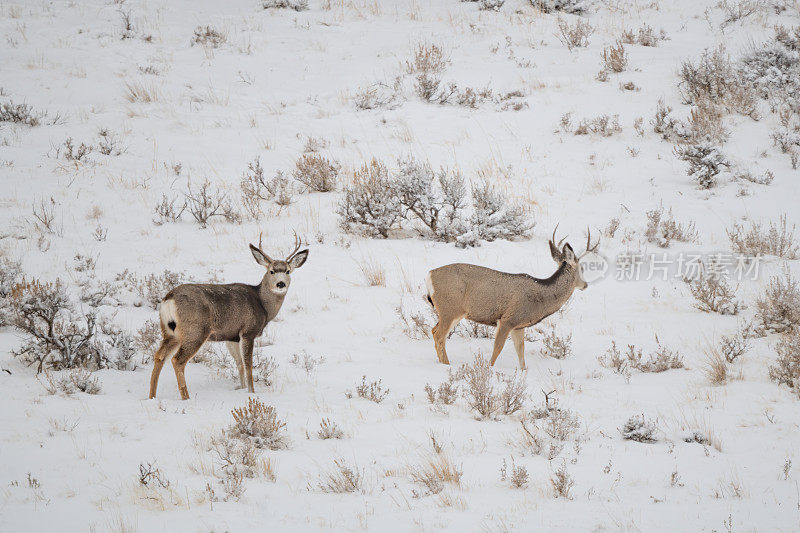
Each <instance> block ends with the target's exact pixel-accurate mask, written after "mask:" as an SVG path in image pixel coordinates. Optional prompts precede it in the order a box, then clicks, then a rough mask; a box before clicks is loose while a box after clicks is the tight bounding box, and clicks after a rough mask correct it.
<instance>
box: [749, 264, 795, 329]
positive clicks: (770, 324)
mask: <svg viewBox="0 0 800 533" xmlns="http://www.w3.org/2000/svg"><path fill="white" fill-rule="evenodd" d="M756 319H757V321H758V322H759V323H760V324H759V326H760V327H761V329H762V330H764V331H774V332H779V333H780V332H783V331H790V330H793V329H795V328H797V326H798V325H800V284H798V282H797V280H796V279H795V278H794V277H793V276H792V274H791V273H790V272H789V270H788V268H785V269H784V271H783V275H781V276H773V277H771V278H770V280H769V284H768V285H767V287H766V288H765V289H764V292H763V293H762V294H761V296H759V297H758V298H757V299H756Z"/></svg>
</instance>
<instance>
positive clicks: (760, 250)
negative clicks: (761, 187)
mask: <svg viewBox="0 0 800 533" xmlns="http://www.w3.org/2000/svg"><path fill="white" fill-rule="evenodd" d="M794 230H795V226H794V224H792V227H791V228H790V227H789V225H788V223H787V221H786V215H785V214H784V215H781V216H780V218H779V219H778V223H777V224H776V223H774V222H770V223H769V228H768V229H764V227H763V226H762V224H760V223H757V222H750V228H749V229H747V230H745V228H744V227H743V226H742V225H740V224H738V223H734V225H733V227H731V228H730V229H729V230H726V233H727V234H728V238H729V239H730V241H731V247H732V248H733V250H734V251H735V252H736V253H740V254H743V255H747V256H752V257H755V256H758V255H774V256H776V257H782V258H784V259H797V252H798V245H797V241H796V239H795V236H794Z"/></svg>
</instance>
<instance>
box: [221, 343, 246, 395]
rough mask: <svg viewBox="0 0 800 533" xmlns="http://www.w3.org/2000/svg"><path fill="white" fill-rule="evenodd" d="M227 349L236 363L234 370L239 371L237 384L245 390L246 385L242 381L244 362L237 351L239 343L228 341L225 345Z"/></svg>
mask: <svg viewBox="0 0 800 533" xmlns="http://www.w3.org/2000/svg"><path fill="white" fill-rule="evenodd" d="M225 345H226V346H227V347H228V351H229V352H231V355H232V356H233V359H234V360H235V361H236V368H237V369H238V370H239V382H240V384H241V386H240V388H242V389H243V388H245V387H246V386H247V384H246V383H245V380H244V361H243V360H242V353H241V352H240V351H239V343H238V342H233V341H228V342H226V343H225Z"/></svg>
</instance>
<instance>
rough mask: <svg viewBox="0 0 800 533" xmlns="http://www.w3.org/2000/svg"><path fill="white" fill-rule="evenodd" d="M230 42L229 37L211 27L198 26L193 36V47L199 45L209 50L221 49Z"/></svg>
mask: <svg viewBox="0 0 800 533" xmlns="http://www.w3.org/2000/svg"><path fill="white" fill-rule="evenodd" d="M227 40H228V37H227V36H226V35H225V34H224V33H222V32H220V31H219V30H217V29H215V28H213V27H211V26H198V27H197V28H195V30H194V35H192V41H191V44H192V46H194V45H196V44H199V45H200V46H207V47H209V48H219V47H220V46H222V45H223V44H225V42H226V41H227Z"/></svg>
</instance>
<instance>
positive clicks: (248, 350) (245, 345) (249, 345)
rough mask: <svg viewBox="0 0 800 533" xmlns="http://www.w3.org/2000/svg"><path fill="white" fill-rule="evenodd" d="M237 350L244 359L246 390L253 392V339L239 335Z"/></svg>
mask: <svg viewBox="0 0 800 533" xmlns="http://www.w3.org/2000/svg"><path fill="white" fill-rule="evenodd" d="M239 352H240V353H241V354H242V360H243V361H244V372H245V377H246V378H247V390H248V391H249V392H255V391H256V390H255V388H254V387H253V339H246V338H244V337H240V339H239Z"/></svg>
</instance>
